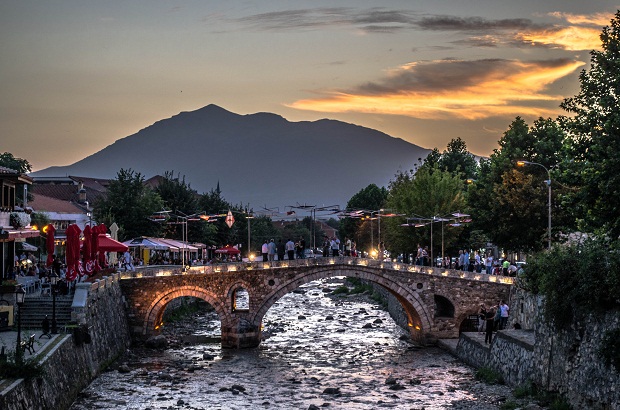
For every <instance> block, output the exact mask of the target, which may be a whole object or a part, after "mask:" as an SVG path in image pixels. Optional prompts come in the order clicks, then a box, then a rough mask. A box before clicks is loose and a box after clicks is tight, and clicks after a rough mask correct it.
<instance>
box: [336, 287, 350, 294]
mask: <svg viewBox="0 0 620 410" xmlns="http://www.w3.org/2000/svg"><path fill="white" fill-rule="evenodd" d="M348 294H349V288H347V287H346V286H344V285H342V286H339V287H337V288H336V289H334V291H333V292H332V295H348Z"/></svg>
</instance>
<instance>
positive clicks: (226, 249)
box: [215, 245, 241, 255]
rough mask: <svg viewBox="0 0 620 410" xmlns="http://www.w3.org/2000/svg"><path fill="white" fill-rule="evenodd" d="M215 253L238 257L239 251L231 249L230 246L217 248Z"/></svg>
mask: <svg viewBox="0 0 620 410" xmlns="http://www.w3.org/2000/svg"><path fill="white" fill-rule="evenodd" d="M215 253H222V254H224V255H238V254H239V253H241V251H240V250H239V249H237V248H233V247H232V246H230V245H226V246H224V247H223V248H219V249H216V250H215Z"/></svg>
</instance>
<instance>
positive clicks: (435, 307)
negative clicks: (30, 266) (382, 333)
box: [120, 258, 513, 348]
mask: <svg viewBox="0 0 620 410" xmlns="http://www.w3.org/2000/svg"><path fill="white" fill-rule="evenodd" d="M334 276H348V277H354V278H359V279H362V280H364V281H368V282H373V283H375V284H378V285H380V286H382V287H383V288H385V289H386V290H387V291H388V292H389V293H391V294H392V295H394V297H395V298H396V299H397V300H398V301H399V302H400V304H401V305H402V307H403V310H404V312H405V313H406V315H407V319H408V325H409V332H410V334H411V337H412V339H414V340H417V341H419V342H421V343H426V342H430V341H433V340H434V339H437V338H452V337H458V334H459V328H460V326H461V324H462V322H463V321H464V320H465V319H467V317H468V316H469V315H472V314H475V313H476V312H477V311H478V308H479V306H480V304H481V303H486V304H487V305H489V304H497V302H498V301H499V300H501V299H503V300H506V301H507V302H508V300H509V298H510V294H511V290H512V284H513V279H512V278H510V277H503V276H492V275H486V274H483V273H482V274H480V273H472V272H461V271H457V270H450V269H441V268H430V267H421V266H412V265H406V264H400V263H392V262H381V261H377V260H372V259H361V258H317V259H298V260H294V261H287V260H284V261H282V262H252V263H243V262H242V263H233V264H221V265H211V266H204V267H202V266H198V267H193V268H191V269H190V271H189V272H181V270H180V269H179V268H178V267H176V268H172V267H169V266H168V267H165V266H160V267H147V268H145V269H144V270H140V271H137V272H126V273H123V274H122V275H121V281H120V284H121V289H122V293H123V296H124V298H125V301H126V307H127V317H128V320H129V326H130V330H131V332H132V335H133V337H134V338H137V339H146V338H148V337H150V336H153V335H157V334H158V333H159V330H160V327H161V326H162V325H163V322H162V317H163V313H164V310H165V308H166V305H168V303H170V301H172V300H173V299H176V298H179V297H186V296H190V297H195V298H199V299H202V300H205V301H206V302H208V303H209V304H210V305H211V306H213V307H214V308H215V311H216V312H217V314H218V315H219V318H220V320H221V324H222V346H224V347H230V348H242V347H255V346H258V344H259V343H260V340H261V323H262V320H263V317H264V316H265V313H267V311H268V310H269V308H270V307H271V306H273V305H274V303H276V302H277V301H278V300H279V299H280V298H281V297H283V296H284V295H286V294H287V293H290V292H292V291H293V290H295V289H297V288H298V287H299V286H301V285H304V284H306V283H308V282H311V281H314V280H318V279H322V278H328V277H334ZM240 292H241V293H243V294H245V293H246V292H247V295H248V296H249V301H248V302H249V303H248V305H247V306H243V307H238V306H236V300H237V296H238V295H239V293H240Z"/></svg>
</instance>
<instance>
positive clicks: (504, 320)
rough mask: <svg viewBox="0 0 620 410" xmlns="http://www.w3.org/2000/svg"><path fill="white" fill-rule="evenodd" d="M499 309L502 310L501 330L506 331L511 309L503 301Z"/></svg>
mask: <svg viewBox="0 0 620 410" xmlns="http://www.w3.org/2000/svg"><path fill="white" fill-rule="evenodd" d="M499 309H500V322H499V328H500V329H506V325H507V324H508V312H509V310H510V307H509V306H508V305H507V304H506V302H504V301H503V300H502V301H501V302H499Z"/></svg>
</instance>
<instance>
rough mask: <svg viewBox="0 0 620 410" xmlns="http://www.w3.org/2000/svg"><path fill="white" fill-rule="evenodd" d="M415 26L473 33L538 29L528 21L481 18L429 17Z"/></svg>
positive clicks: (422, 19) (420, 20)
mask: <svg viewBox="0 0 620 410" xmlns="http://www.w3.org/2000/svg"><path fill="white" fill-rule="evenodd" d="M416 25H417V26H418V27H420V28H422V29H424V30H439V31H475V32H489V31H497V30H526V29H532V28H535V29H540V26H539V25H536V24H534V23H532V21H531V20H529V19H501V20H489V19H485V18H482V17H455V16H430V17H423V18H421V19H419V20H418V21H417V22H416Z"/></svg>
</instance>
